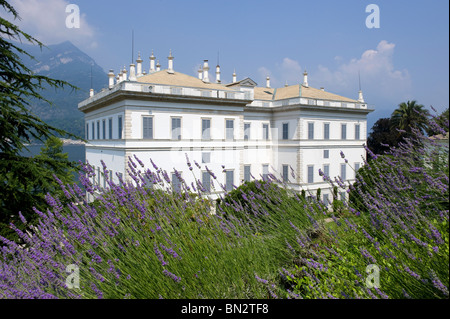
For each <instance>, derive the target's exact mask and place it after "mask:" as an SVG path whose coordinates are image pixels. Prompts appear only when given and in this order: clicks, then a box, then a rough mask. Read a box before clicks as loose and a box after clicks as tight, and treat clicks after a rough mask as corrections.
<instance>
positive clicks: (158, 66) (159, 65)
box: [156, 60, 161, 72]
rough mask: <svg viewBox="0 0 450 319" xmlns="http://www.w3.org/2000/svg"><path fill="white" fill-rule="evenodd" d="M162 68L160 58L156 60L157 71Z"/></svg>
mask: <svg viewBox="0 0 450 319" xmlns="http://www.w3.org/2000/svg"><path fill="white" fill-rule="evenodd" d="M160 70H161V64H159V60H158V61H156V72H158V71H160Z"/></svg>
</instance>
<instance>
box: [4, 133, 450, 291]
mask: <svg viewBox="0 0 450 319" xmlns="http://www.w3.org/2000/svg"><path fill="white" fill-rule="evenodd" d="M442 153H444V154H447V156H448V146H446V147H445V146H444V148H442V147H441V146H438V145H436V144H435V143H434V142H433V141H432V140H430V139H428V138H426V137H424V136H420V134H419V133H417V137H416V138H415V139H409V140H407V141H406V142H405V143H404V144H401V145H400V146H399V147H398V148H394V149H392V150H391V153H390V154H388V155H383V156H377V155H375V154H371V156H372V158H373V159H372V160H371V161H369V162H367V163H366V165H365V168H364V171H365V172H366V174H361V173H360V174H358V175H357V179H358V181H357V183H355V184H354V185H346V184H345V183H344V182H343V181H342V180H341V179H340V178H336V179H334V180H332V179H331V178H330V177H329V176H323V177H324V179H325V180H327V181H328V182H329V183H330V187H331V188H334V187H338V188H342V189H344V190H345V191H347V192H349V193H350V194H352V198H354V201H353V202H345V203H343V206H344V207H343V208H342V209H341V210H345V212H346V213H345V214H340V215H339V216H335V215H334V214H331V216H332V220H333V221H332V222H331V223H328V224H326V223H325V222H324V217H326V216H328V215H329V211H328V208H327V207H326V206H325V205H324V204H323V203H322V202H320V200H319V198H316V197H315V196H313V194H311V199H310V200H308V199H305V196H304V195H302V194H298V193H296V192H294V191H291V190H289V189H288V188H287V187H280V186H283V184H282V182H281V181H280V180H278V179H277V178H276V177H275V176H274V175H271V176H270V177H269V179H268V181H266V182H260V181H257V180H256V181H254V182H253V184H252V185H253V186H252V187H253V188H252V187H250V188H245V187H240V188H237V189H235V190H233V191H232V192H230V193H228V192H226V191H225V194H224V195H223V197H222V200H221V203H220V204H219V205H217V206H216V203H215V202H214V201H212V200H211V199H209V197H208V193H207V192H206V191H205V190H204V187H203V185H202V184H201V182H200V181H199V180H196V182H195V183H192V184H191V185H187V184H186V182H185V181H184V180H183V178H182V176H181V175H180V174H178V178H179V180H180V182H181V188H180V189H179V190H175V189H173V188H172V187H171V184H170V179H169V177H168V175H167V172H165V171H163V170H162V169H161V168H159V167H158V166H157V165H156V164H155V163H153V162H152V161H151V160H150V163H151V166H150V167H151V168H147V167H146V166H145V164H144V163H143V162H142V161H141V160H140V159H138V158H137V157H134V158H129V164H128V165H129V166H128V170H127V173H128V175H129V177H130V180H127V181H124V180H121V179H120V176H117V177H118V178H119V180H120V182H119V183H114V182H113V181H112V180H110V179H109V176H110V175H109V171H108V169H107V167H106V166H105V165H104V167H103V173H102V175H103V177H104V178H105V179H106V184H107V187H105V188H102V187H100V186H99V185H98V184H97V183H96V182H95V181H96V180H97V179H96V176H95V172H94V171H93V169H92V167H91V166H90V165H89V164H88V163H87V164H84V165H83V168H82V171H81V172H80V178H79V179H80V181H81V183H82V185H83V186H82V187H81V188H80V187H78V185H76V184H74V185H64V184H63V183H62V182H61V181H59V180H57V182H58V183H59V184H60V186H61V189H62V191H63V194H64V196H65V197H64V198H57V197H56V196H52V195H51V194H47V196H46V200H47V203H48V209H47V210H46V211H39V210H35V212H36V214H37V215H38V216H39V218H40V220H39V223H38V225H36V226H30V227H29V228H28V229H27V231H25V232H23V231H21V230H19V229H17V228H16V227H15V226H14V225H13V224H11V227H12V228H13V229H14V230H15V231H16V232H17V234H18V235H19V237H20V238H21V239H22V242H21V243H20V244H19V243H16V242H11V241H9V240H7V239H6V238H0V240H1V242H2V246H1V255H0V288H1V289H0V297H1V298H448V281H449V272H448V265H449V248H448V247H449V246H448V241H449V235H448V234H449V232H448V157H446V156H442ZM437 159H439V160H437ZM342 160H343V161H344V162H347V161H346V160H345V155H344V154H343V153H342ZM194 164H195V166H196V167H197V168H201V166H200V165H199V164H198V163H196V162H194ZM187 165H188V167H189V169H190V170H191V171H192V172H193V174H194V166H193V165H192V164H191V163H190V161H189V159H188V158H187ZM208 171H209V172H210V174H211V176H212V181H213V185H212V187H213V189H214V188H216V189H222V190H225V189H224V187H223V185H220V184H217V180H216V179H215V178H214V177H215V175H214V173H213V172H212V171H210V170H208ZM236 194H238V195H239V196H236ZM305 194H306V192H305ZM89 196H93V197H95V198H96V199H95V200H94V201H93V202H90V201H88V200H87V199H88V197H89ZM63 202H64V203H65V204H62V203H63ZM214 210H215V213H212V212H213V211H214ZM20 217H21V220H22V222H23V223H26V220H25V218H23V216H22V215H20ZM69 265H71V266H74V267H72V268H71V269H73V268H75V269H78V270H79V286H77V285H70V283H68V282H67V279H68V278H69V277H71V274H69V273H68V272H66V270H67V269H68V268H67V267H68V266H69ZM374 265H375V266H376V267H377V269H378V270H379V285H378V283H377V282H375V284H371V283H370V282H368V275H369V274H368V273H367V272H366V270H367V269H368V268H367V266H370V267H372V266H374ZM370 267H369V268H370ZM72 278H73V277H72ZM69 288H70V289H69Z"/></svg>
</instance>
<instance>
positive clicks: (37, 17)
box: [10, 0, 97, 48]
mask: <svg viewBox="0 0 450 319" xmlns="http://www.w3.org/2000/svg"><path fill="white" fill-rule="evenodd" d="M10 3H11V5H12V6H13V7H14V9H16V11H17V12H18V14H19V16H20V18H21V20H15V21H13V23H15V24H17V25H18V26H19V27H20V28H21V29H22V30H23V31H25V32H27V33H29V34H30V35H32V36H33V37H35V38H36V39H37V40H39V41H41V42H42V43H44V44H45V45H49V44H56V43H60V42H63V41H67V40H69V41H71V42H72V43H74V44H75V45H77V46H80V47H84V48H95V47H96V45H97V43H96V42H95V39H94V38H95V30H94V28H93V27H92V26H91V25H90V24H89V23H88V22H87V19H86V15H85V14H83V11H82V8H80V11H81V12H80V27H79V28H67V27H66V18H67V16H69V14H70V13H66V7H67V5H69V4H70V3H69V2H68V1H66V0H11V2H10Z"/></svg>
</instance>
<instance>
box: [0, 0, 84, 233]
mask: <svg viewBox="0 0 450 319" xmlns="http://www.w3.org/2000/svg"><path fill="white" fill-rule="evenodd" d="M0 9H1V10H4V11H6V12H7V13H10V14H12V16H13V17H14V19H19V16H18V13H17V12H16V10H15V9H14V8H13V7H12V6H11V5H10V4H9V3H8V2H7V1H5V0H0ZM23 40H26V41H27V42H29V43H31V44H34V45H38V46H40V47H41V48H42V46H43V44H42V43H41V42H39V41H38V40H36V39H35V38H33V37H32V36H30V35H29V34H27V33H25V32H23V31H21V30H20V29H19V28H18V27H17V26H16V25H14V24H13V23H11V22H9V21H7V20H5V19H3V18H2V17H0V235H1V234H3V235H5V236H8V234H10V232H9V223H10V222H12V221H13V222H14V223H20V221H19V218H18V213H19V211H21V212H22V214H23V215H24V216H25V218H27V219H29V220H32V219H34V216H35V215H36V214H35V213H34V212H33V210H32V208H33V207H34V206H36V207H37V208H41V207H42V205H44V203H45V200H44V196H45V194H46V193H47V192H48V191H52V190H54V189H55V180H54V178H53V174H54V173H56V175H58V174H59V171H58V170H59V168H61V167H60V165H62V166H66V165H67V166H66V168H69V167H70V164H69V162H68V161H67V162H66V161H64V160H56V159H55V158H52V156H51V154H47V155H45V154H41V156H37V157H27V156H23V155H21V154H22V153H23V150H24V149H26V145H27V144H30V143H31V142H33V141H35V140H39V141H42V142H44V141H46V140H47V139H48V138H50V137H52V136H54V135H55V134H58V135H61V136H72V137H75V136H73V135H71V134H67V132H65V131H63V130H59V129H56V128H54V127H52V126H50V125H48V124H46V123H45V122H43V121H42V120H41V119H40V118H38V117H37V116H35V115H34V114H33V113H32V112H31V111H30V108H29V102H30V100H31V99H34V100H42V101H46V102H48V103H50V104H51V102H50V101H48V100H46V99H45V98H43V97H42V95H41V93H42V90H43V89H44V88H48V87H50V88H55V89H56V88H62V87H65V86H68V87H71V88H74V87H73V86H72V85H70V84H69V83H67V82H64V81H60V80H55V79H52V78H49V77H46V76H41V75H36V74H33V72H32V71H31V70H30V69H28V68H27V67H26V66H25V64H24V63H23V62H22V57H24V56H28V57H30V58H33V57H32V56H31V55H30V54H28V53H27V52H26V51H24V50H23V49H21V48H20V47H19V46H17V45H16V44H15V43H17V42H16V41H23ZM51 148H52V147H51V146H50V145H49V150H50V149H51ZM56 152H57V153H58V152H59V151H58V150H56ZM55 154H56V153H55ZM55 154H54V155H55ZM56 162H58V164H56ZM55 167H59V168H58V170H56V171H53V168H55Z"/></svg>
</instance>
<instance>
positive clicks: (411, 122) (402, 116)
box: [391, 101, 430, 138]
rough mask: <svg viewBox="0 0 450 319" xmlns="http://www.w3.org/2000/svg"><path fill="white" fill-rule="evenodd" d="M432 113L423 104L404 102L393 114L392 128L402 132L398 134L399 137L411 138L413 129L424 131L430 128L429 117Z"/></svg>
mask: <svg viewBox="0 0 450 319" xmlns="http://www.w3.org/2000/svg"><path fill="white" fill-rule="evenodd" d="M429 116H430V112H429V111H428V110H427V109H425V108H424V106H423V105H422V104H418V103H417V102H416V101H407V102H402V103H400V104H399V105H398V108H397V109H395V110H394V112H392V114H391V126H392V128H393V129H394V130H395V129H399V130H402V131H403V132H398V133H397V135H398V136H399V137H402V138H405V137H411V136H412V128H416V129H419V130H420V131H424V130H426V129H427V128H428V117H429Z"/></svg>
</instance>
